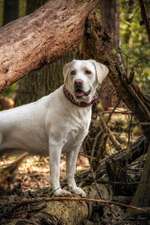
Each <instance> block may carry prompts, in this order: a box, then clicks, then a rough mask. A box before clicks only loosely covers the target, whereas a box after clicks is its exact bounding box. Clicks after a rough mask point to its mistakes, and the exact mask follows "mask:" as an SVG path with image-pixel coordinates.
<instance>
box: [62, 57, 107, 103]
mask: <svg viewBox="0 0 150 225" xmlns="http://www.w3.org/2000/svg"><path fill="white" fill-rule="evenodd" d="M108 72H109V70H108V68H107V67H106V66H105V65H103V64H101V63H99V62H96V61H95V60H73V61H71V62H70V63H67V64H66V65H65V66H64V68H63V75H64V84H65V87H66V88H67V90H68V91H69V92H70V93H71V94H72V95H73V96H74V98H75V99H76V100H77V101H79V102H80V101H85V102H90V101H91V100H92V98H93V96H94V95H95V92H96V88H97V86H98V84H101V83H102V81H103V80H104V78H105V77H106V76H107V74H108Z"/></svg>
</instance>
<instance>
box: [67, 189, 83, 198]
mask: <svg viewBox="0 0 150 225" xmlns="http://www.w3.org/2000/svg"><path fill="white" fill-rule="evenodd" d="M69 190H70V191H71V192H72V193H74V194H77V195H80V196H81V197H83V198H85V197H86V193H85V191H83V189H82V188H80V187H71V188H70V189H69Z"/></svg>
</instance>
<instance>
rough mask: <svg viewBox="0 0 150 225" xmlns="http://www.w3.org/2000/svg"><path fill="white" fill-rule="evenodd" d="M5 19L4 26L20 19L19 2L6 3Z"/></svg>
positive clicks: (6, 1) (8, 1)
mask: <svg viewBox="0 0 150 225" xmlns="http://www.w3.org/2000/svg"><path fill="white" fill-rule="evenodd" d="M3 15H4V19H3V25H5V24H6V23H9V22H10V21H12V20H15V19H17V18H18V15H19V0H13V1H10V0H5V1H4V14H3Z"/></svg>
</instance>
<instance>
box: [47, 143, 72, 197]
mask: <svg viewBox="0 0 150 225" xmlns="http://www.w3.org/2000/svg"><path fill="white" fill-rule="evenodd" d="M61 152H62V144H61V143H60V144H59V143H56V142H54V141H53V142H52V141H49V156H50V173H51V184H52V191H53V194H54V195H55V196H66V195H71V193H70V192H69V191H66V190H63V189H61V186H60V159H61Z"/></svg>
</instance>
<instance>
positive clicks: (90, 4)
mask: <svg viewBox="0 0 150 225" xmlns="http://www.w3.org/2000/svg"><path fill="white" fill-rule="evenodd" d="M96 2H97V1H96V0H88V1H85V0H84V1H79V0H70V1H67V0H65V1H61V0H57V1H52V0H50V1H48V3H46V4H45V5H44V6H42V7H41V8H39V9H38V10H36V11H35V12H34V13H32V14H30V15H28V16H25V17H22V18H19V19H17V20H15V21H13V22H11V23H9V24H8V25H6V26H4V27H2V28H1V29H0V91H2V90H3V89H4V88H6V87H8V86H9V85H10V84H12V83H13V82H15V81H16V80H18V79H19V78H21V77H22V76H23V75H25V74H27V73H28V72H30V71H32V70H34V69H37V68H39V67H41V66H42V65H43V64H46V63H48V62H51V61H53V60H55V59H56V58H58V57H59V56H61V55H63V54H64V52H67V51H68V50H70V49H71V48H75V47H76V46H78V45H79V43H80V41H81V38H82V36H83V33H84V24H85V20H86V18H87V16H88V14H89V13H90V12H91V10H92V9H93V8H94V7H95V5H96Z"/></svg>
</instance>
